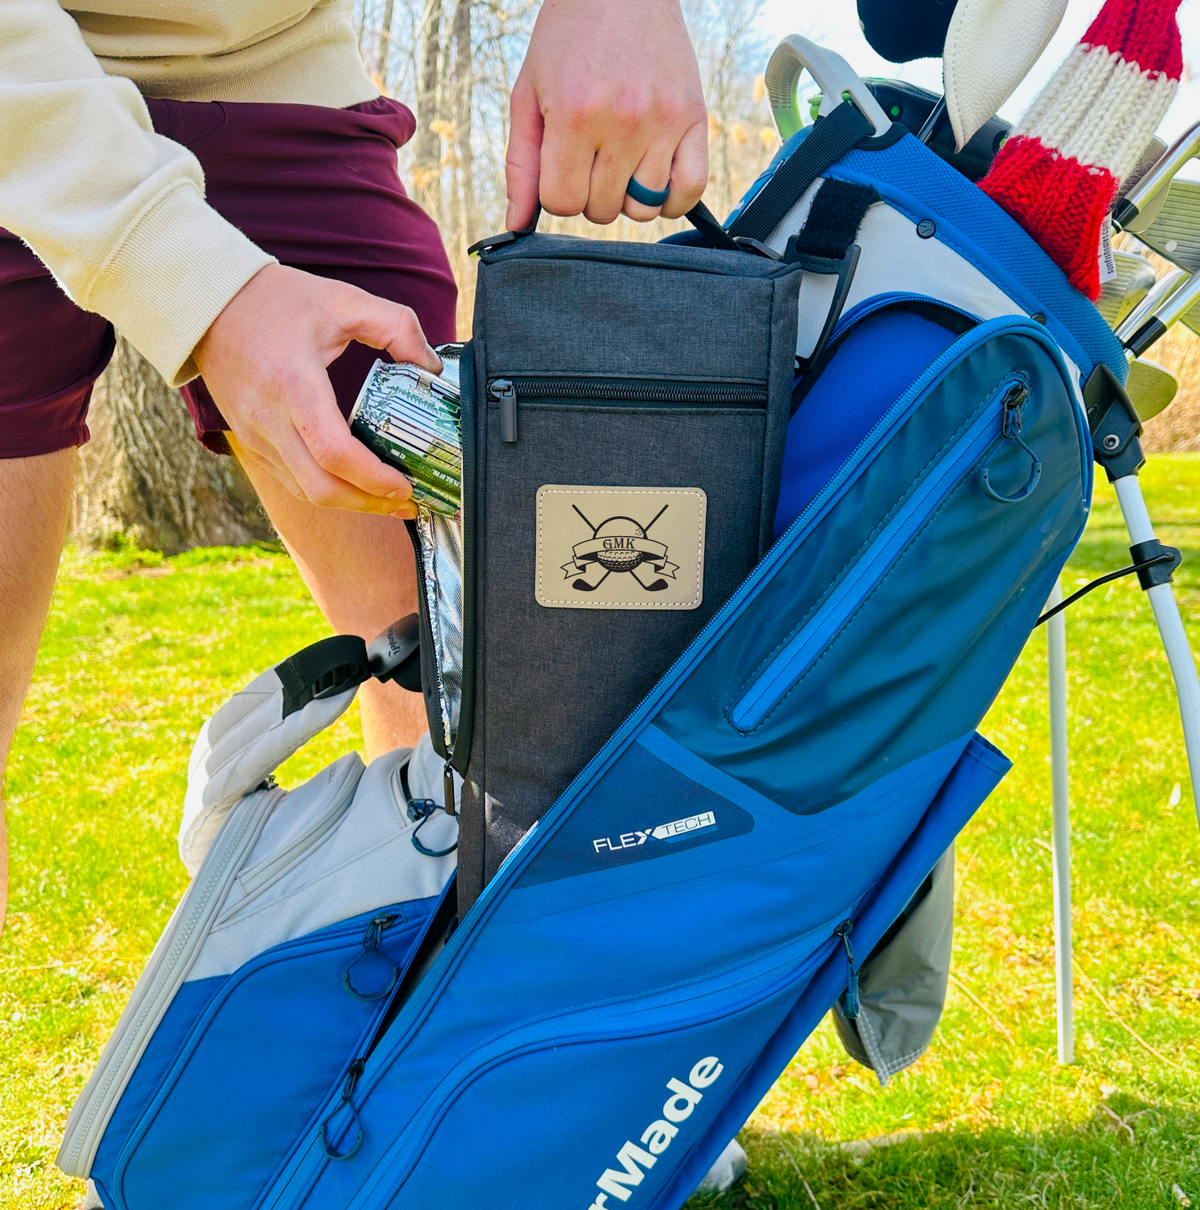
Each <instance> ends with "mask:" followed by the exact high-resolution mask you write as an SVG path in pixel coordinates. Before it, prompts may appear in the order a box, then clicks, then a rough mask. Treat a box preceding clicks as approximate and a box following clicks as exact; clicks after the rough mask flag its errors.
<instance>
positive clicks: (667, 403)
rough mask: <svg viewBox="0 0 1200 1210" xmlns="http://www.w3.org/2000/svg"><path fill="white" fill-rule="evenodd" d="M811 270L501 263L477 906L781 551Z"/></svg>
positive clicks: (560, 253) (474, 567)
mask: <svg viewBox="0 0 1200 1210" xmlns="http://www.w3.org/2000/svg"><path fill="white" fill-rule="evenodd" d="M798 277H799V274H798V273H797V272H795V271H794V270H792V269H790V268H789V267H788V266H785V265H782V264H780V263H778V262H774V261H770V260H767V259H764V258H760V257H756V256H752V255H748V254H746V253H744V252H735V251H714V250H711V249H700V248H688V247H671V246H663V245H638V244H605V243H599V242H596V241H591V240H577V239H567V238H561V237H552V236H539V235H530V236H528V237H526V238H523V239H521V240H518V241H516V242H515V243H513V244H510V245H509V246H508V247H505V248H503V249H500V250H497V251H491V252H489V251H485V252H484V254H483V257H482V264H481V268H480V273H479V285H478V294H477V299H476V313H475V328H474V339H473V341H472V344H471V345H470V346H469V347H468V351H469V352H470V353H471V354H472V356H471V358H470V360H471V371H470V373H468V372H467V368H466V362H467V356H466V354H464V359H463V373H462V378H461V381H462V383H463V393H464V408H463V411H464V426H465V427H466V428H468V429H469V433H464V449H465V458H466V461H467V463H468V469H467V473H466V479H467V484H466V489H465V490H466V495H467V497H468V499H467V504H466V509H465V514H464V516H465V531H466V540H465V546H466V564H467V567H468V569H469V570H468V577H467V578H468V580H469V582H470V583H469V587H468V589H467V599H468V602H469V604H468V609H467V612H468V615H469V619H468V629H469V631H470V632H471V640H470V645H471V646H472V647H473V653H472V658H470V659H469V660H468V668H469V671H468V676H469V677H470V678H471V680H472V688H470V689H468V690H467V691H466V692H464V695H463V700H464V721H463V724H462V727H461V728H460V731H459V736H458V744H459V745H460V746H461V745H463V744H464V743H465V748H460V746H456V747H455V750H454V752H453V754H452V755H453V763H454V765H455V767H456V768H459V769H460V770H463V771H464V772H465V773H466V777H467V783H468V784H467V787H466V790H465V793H464V805H463V821H462V836H461V839H460V850H459V852H460V862H459V905H460V907H465V906H466V905H468V904H469V903H470V902H471V901H472V900H473V898H474V897H475V895H477V894H478V892H479V890H480V889H481V887H482V886H483V884H484V883H485V882H486V881H487V879H488V878H490V877H491V876H492V875H493V874H494V873H495V871H496V869H497V868H498V867H499V865H500V863H501V862H502V861H503V859H504V857H505V856H506V855H507V854H508V852H509V851H510V850H511V849H512V847H513V846H514V845H515V844H516V843H517V842H518V841H519V840H520V838H521V837H522V836H523V835H524V834H525V833H526V831H528V829H529V828H530V827H531V826H532V825H533V823H534V822H535V821H536V820H537V819H538V817H539V816H540V815H541V814H542V812H543V811H545V809H546V808H547V807H548V806H549V805H550V804H551V803H552V802H553V801H554V799H555V798H556V797H557V796H558V795H559V794H560V793H561V792H562V790H563V789H564V788H565V787H566V785H567V783H568V782H569V781H570V780H571V778H572V777H573V776H575V774H577V773H578V772H579V770H580V769H581V768H582V767H583V766H584V764H586V763H587V761H588V759H589V758H590V757H591V756H593V755H594V754H595V752H596V751H597V750H598V749H599V747H600V746H601V744H602V743H603V742H604V740H605V738H606V737H607V736H608V735H610V734H611V733H612V731H613V730H614V728H615V727H616V726H617V725H618V723H619V722H620V720H621V719H622V718H623V717H624V716H625V715H626V714H627V713H628V712H629V710H630V709H631V707H632V706H633V704H634V703H636V702H637V701H638V700H639V699H640V698H641V697H642V696H643V695H644V694H645V693H646V692H647V691H648V690H649V689H650V687H651V686H652V685H653V684H654V682H655V681H656V680H657V679H658V678H659V676H661V674H662V673H663V671H665V669H666V668H667V667H668V666H669V664H670V663H671V662H672V661H673V660H674V659H675V658H677V657H678V656H679V654H680V653H681V652H682V651H683V650H684V648H685V647H686V646H687V644H688V642H689V641H690V640H691V639H692V637H693V636H694V635H695V634H696V633H697V632H698V631H699V630H700V629H701V628H702V627H703V625H704V623H705V622H706V621H707V620H708V619H709V618H710V617H711V616H712V615H713V613H714V612H715V611H716V610H717V609H718V608H719V607H720V605H721V604H722V603H723V602H724V601H725V600H726V599H727V598H728V596H729V595H730V593H732V592H733V591H734V589H735V588H736V587H737V585H738V584H739V583H740V582H741V581H742V580H743V579H744V578H745V576H746V575H747V574H748V573H749V571H750V570H751V568H752V567H753V566H754V564H755V562H756V561H757V560H758V559H759V557H760V556H761V555H762V554H763V552H764V551H765V550H766V548H767V546H768V545H769V544H770V541H771V538H772V523H773V518H774V512H775V505H776V499H777V496H778V490H779V473H780V462H781V458H782V452H783V436H784V430H785V427H786V423H787V416H788V410H789V400H790V395H791V387H792V374H793V356H792V349H793V348H794V342H795V325H796V306H797V289H798V286H797V282H798ZM555 701H563V702H569V703H571V704H572V705H571V709H570V710H569V711H567V712H565V713H564V712H560V711H558V710H555V709H554V708H553V703H554V702H555ZM468 703H469V710H468V705H467V704H468ZM468 712H469V713H470V714H471V718H470V719H469V720H467V718H466V715H467V713H468ZM432 721H433V715H432V712H431V725H432ZM468 731H469V734H468ZM468 755H469V763H468Z"/></svg>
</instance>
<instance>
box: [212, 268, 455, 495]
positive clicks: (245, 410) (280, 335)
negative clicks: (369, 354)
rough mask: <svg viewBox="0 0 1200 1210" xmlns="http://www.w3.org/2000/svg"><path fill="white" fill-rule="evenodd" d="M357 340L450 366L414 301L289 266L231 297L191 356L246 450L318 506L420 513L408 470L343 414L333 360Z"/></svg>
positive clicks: (265, 273)
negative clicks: (373, 447)
mask: <svg viewBox="0 0 1200 1210" xmlns="http://www.w3.org/2000/svg"><path fill="white" fill-rule="evenodd" d="M352 340H357V341H360V342H361V343H362V344H366V345H370V346H371V347H372V348H376V349H386V350H387V351H388V352H389V353H390V354H391V355H392V356H393V357H394V358H395V359H396V360H397V361H412V362H416V363H417V364H418V365H420V366H424V367H425V368H426V369H427V370H432V371H434V372H435V373H436V372H438V371H440V370H441V368H442V363H441V360H440V359H439V357H438V355H437V354H436V353H435V352H434V351H433V349H432V348H430V346H429V345H428V343H427V342H426V340H425V335H424V333H423V332H422V331H421V325H420V324H419V323H418V322H417V317H416V316H415V315H414V314H413V312H412V311H411V310H410V309H409V308H408V307H402V306H400V305H399V304H397V303H392V302H387V301H385V300H384V299H382V298H376V297H375V296H374V295H372V294H368V293H366V291H364V290H359V289H358V288H357V287H355V286H349V285H346V284H345V283H344V282H336V281H329V280H328V279H326V278H323V277H316V276H314V275H313V274H311V273H302V272H301V271H300V270H298V269H289V268H286V267H284V266H283V265H267V266H266V267H265V268H263V269H260V270H259V271H258V273H256V274H255V275H254V277H252V278H251V279H250V280H249V281H248V282H247V283H246V284H245V285H244V286H243V287H242V288H241V290H240V291H239V292H238V293H237V294H236V295H234V297H233V299H232V300H231V301H230V302H229V303H228V305H227V306H226V307H225V309H224V310H223V311H222V312H221V314H220V315H218V316H217V318H216V320H215V321H214V322H213V324H212V326H211V327H210V328H209V329H208V331H207V332H206V333H205V335H204V338H203V339H202V340H201V341H200V343H199V344H198V345H197V346H196V351H195V354H194V357H195V361H196V365H197V366H198V367H199V368H200V373H201V374H202V375H203V376H204V381H205V383H206V385H207V386H208V389H209V390H210V391H211V392H212V397H213V399H214V400H215V401H216V403H217V406H218V407H219V408H220V409H221V412H222V414H223V415H224V417H225V419H226V420H228V421H229V427H230V429H231V430H232V432H233V436H234V437H235V438H236V440H237V446H238V454H239V456H241V457H246V458H250V459H252V460H253V461H255V462H258V463H261V464H262V465H263V466H264V467H265V468H266V469H267V470H269V471H270V472H271V474H273V475H274V476H275V477H276V478H277V479H278V480H279V481H280V482H281V483H282V484H283V485H284V486H285V487H286V488H287V489H288V490H289V491H291V492H293V493H294V494H295V495H297V496H299V497H300V498H301V499H305V500H311V501H312V502H313V503H314V504H320V505H323V506H325V507H327V508H347V509H353V510H355V511H357V512H365V513H390V514H392V515H394V516H398V517H414V516H416V508H415V506H414V505H413V504H412V485H411V484H410V483H409V481H408V479H407V478H406V477H405V476H404V475H403V474H401V472H400V471H398V470H396V469H395V468H394V467H390V466H388V465H387V464H386V463H384V462H382V461H380V459H378V458H377V457H376V456H375V455H374V454H373V453H371V451H370V450H369V449H367V447H366V446H365V445H363V444H362V442H360V441H359V440H358V439H357V438H355V437H354V436H353V435H352V434H351V432H350V428H349V426H348V425H347V424H346V421H345V419H344V418H343V417H342V414H341V412H339V411H338V406H337V400H336V399H335V397H334V393H333V387H332V385H331V384H330V381H329V375H328V374H327V373H326V372H325V367H326V366H328V365H329V363H330V362H331V361H333V360H334V358H336V357H337V356H338V355H339V354H340V353H341V352H342V350H343V349H345V347H346V346H347V345H348V344H349V343H350V341H352Z"/></svg>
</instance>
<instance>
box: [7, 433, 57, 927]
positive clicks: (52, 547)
mask: <svg viewBox="0 0 1200 1210" xmlns="http://www.w3.org/2000/svg"><path fill="white" fill-rule="evenodd" d="M74 467H75V451H74V450H73V449H70V450H59V451H58V452H57V453H54V454H41V455H39V456H38V457H36V458H6V459H3V460H0V619H3V623H2V624H0V795H2V792H3V788H4V771H5V768H6V766H7V763H8V751H9V748H10V747H11V746H12V740H13V736H14V735H15V734H16V730H17V723H18V722H19V721H20V718H21V708H22V707H23V706H24V704H25V694H26V693H27V692H28V691H29V680H30V677H31V676H32V675H33V663H34V660H35V658H36V657H37V648H38V640H39V639H40V638H41V635H42V627H43V626H44V625H45V624H46V611H47V609H49V607H50V594H51V593H52V592H53V591H54V577H55V575H56V574H57V573H58V559H59V555H60V554H61V553H62V544H63V538H64V537H65V536H66V532H67V521H68V519H69V517H70V511H71V476H72V473H73V471H74ZM7 903H8V840H7V835H6V833H5V829H4V800H3V797H0V927H3V924H4V912H5V907H6V905H7Z"/></svg>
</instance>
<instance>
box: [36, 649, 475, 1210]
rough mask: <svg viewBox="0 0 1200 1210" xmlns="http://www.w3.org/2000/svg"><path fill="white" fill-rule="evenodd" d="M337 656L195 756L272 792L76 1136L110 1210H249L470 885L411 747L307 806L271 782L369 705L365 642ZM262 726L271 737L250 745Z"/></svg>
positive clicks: (138, 999) (131, 1012)
mask: <svg viewBox="0 0 1200 1210" xmlns="http://www.w3.org/2000/svg"><path fill="white" fill-rule="evenodd" d="M332 642H333V641H331V640H325V641H324V642H323V643H321V644H315V645H314V647H312V648H309V649H306V652H302V653H300V654H299V656H297V657H292V661H285V662H284V665H279V666H277V669H276V670H273V674H272V675H274V672H278V671H279V669H283V672H282V674H281V675H279V676H275V678H274V682H272V681H270V680H269V679H268V680H264V676H266V674H264V675H263V676H260V677H258V678H256V679H255V681H253V682H251V685H250V686H249V687H248V688H249V691H247V690H243V691H242V693H241V694H238V695H235V697H234V698H233V699H232V700H231V703H229V704H227V706H226V707H225V708H223V710H222V711H218V713H217V715H216V716H214V719H213V720H210V721H209V723H207V724H206V725H205V728H204V729H203V731H202V733H201V739H200V740H199V741H198V743H197V750H198V751H200V752H202V753H203V754H204V756H202V758H201V759H200V761H199V764H198V763H197V761H196V760H195V759H194V760H193V771H194V772H195V771H196V769H197V767H199V782H198V787H197V786H193V787H192V789H193V790H195V789H197V788H199V789H200V790H201V791H202V790H203V788H204V787H205V786H206V785H210V784H212V778H211V776H209V775H210V774H211V773H212V771H213V770H214V769H216V770H217V771H218V773H219V774H220V776H222V777H226V778H227V779H228V780H229V781H230V782H232V781H233V780H236V777H240V776H241V774H238V773H237V772H236V771H237V770H238V769H239V768H241V769H242V770H243V771H245V770H251V771H252V775H253V776H255V777H257V778H258V779H259V788H257V789H254V790H252V791H250V792H249V793H245V794H243V795H241V796H240V797H237V798H234V799H233V801H232V802H230V803H228V804H227V805H223V807H222V818H221V821H220V824H219V826H218V827H217V828H216V829H215V834H214V835H213V836H212V838H211V840H208V841H206V844H205V854H204V857H203V860H202V861H201V862H200V865H199V868H198V870H197V872H196V876H195V878H194V879H193V881H192V883H191V885H190V886H189V887H188V889H187V891H186V892H185V894H184V896H183V899H182V900H181V902H180V904H179V906H178V907H177V908H176V911H175V913H174V914H173V916H172V917H171V920H170V922H169V923H168V925H167V928H166V930H165V932H164V933H163V936H162V937H161V938H160V940H159V943H158V945H157V946H156V947H155V950H154V952H153V954H152V955H151V957H150V960H149V962H148V963H147V966H146V969H145V971H144V972H143V974H142V976H141V978H140V979H139V981H138V983H137V985H136V986H135V988H134V991H133V994H132V996H131V998H130V1001H129V1003H128V1005H127V1006H126V1009H125V1012H124V1013H123V1014H122V1017H121V1020H120V1021H119V1022H118V1025H117V1028H116V1030H115V1031H114V1033H113V1036H112V1038H111V1039H110V1040H109V1043H108V1046H107V1047H106V1048H105V1051H104V1053H103V1055H102V1056H101V1059H100V1062H99V1064H98V1065H97V1068H96V1070H95V1072H94V1073H93V1075H92V1077H91V1079H90V1081H89V1082H88V1085H87V1087H86V1088H85V1090H84V1092H83V1094H82V1095H81V1097H80V1099H79V1101H78V1102H77V1103H76V1105H75V1107H74V1109H73V1110H72V1113H71V1117H70V1119H69V1121H68V1125H67V1131H66V1135H65V1137H64V1140H63V1144H62V1148H61V1150H60V1153H59V1164H60V1166H61V1167H63V1169H64V1170H66V1171H68V1172H72V1173H75V1174H76V1175H80V1176H90V1177H91V1178H92V1179H93V1180H94V1181H95V1183H96V1187H97V1189H98V1190H99V1191H100V1196H101V1199H102V1200H103V1202H104V1205H105V1207H106V1208H107V1210H135V1208H141V1207H145V1208H146V1210H150V1208H151V1207H154V1208H157V1207H161V1206H163V1205H165V1204H170V1205H178V1206H189V1207H191V1206H195V1207H197V1208H198V1207H200V1206H202V1205H212V1204H213V1203H212V1198H214V1197H217V1196H219V1199H220V1204H221V1205H222V1206H227V1207H230V1208H231V1210H232V1208H233V1207H246V1210H249V1207H251V1206H252V1205H253V1204H254V1203H255V1200H256V1198H257V1196H258V1194H259V1192H260V1191H261V1188H262V1186H263V1183H264V1182H265V1181H266V1180H267V1179H268V1178H269V1177H270V1175H271V1173H272V1172H273V1171H274V1170H275V1168H276V1167H277V1166H278V1165H279V1164H280V1163H281V1162H283V1160H284V1159H285V1158H286V1155H287V1154H288V1152H289V1149H290V1148H291V1147H292V1146H293V1145H294V1144H295V1143H296V1141H297V1139H298V1138H300V1137H301V1136H302V1135H303V1134H304V1132H305V1130H307V1129H315V1128H316V1127H315V1126H314V1118H313V1115H314V1114H315V1113H316V1112H317V1110H318V1108H319V1107H320V1105H321V1104H322V1103H323V1102H324V1101H325V1100H326V1098H327V1097H328V1096H329V1095H330V1093H331V1090H334V1089H336V1088H337V1087H341V1086H344V1084H345V1082H346V1081H347V1080H350V1081H353V1079H354V1073H355V1071H356V1070H357V1068H356V1067H355V1063H356V1061H357V1060H359V1059H361V1058H362V1056H363V1055H364V1054H365V1053H366V1050H367V1048H368V1046H369V1044H370V1041H371V1039H372V1037H373V1035H374V1032H375V1031H376V1029H377V1028H379V1026H380V1024H381V1022H382V1020H383V1017H384V1014H385V1013H386V1011H387V1009H388V1006H389V1004H390V1002H391V999H392V995H393V992H394V991H395V990H396V988H397V987H398V986H399V983H400V981H401V979H402V978H403V975H404V972H405V971H406V970H407V968H408V965H409V963H410V961H411V959H412V956H413V954H414V952H415V949H416V946H417V945H418V943H419V941H420V939H421V937H422V936H423V935H424V932H425V931H426V929H427V927H428V924H429V922H430V919H431V916H432V913H433V911H434V908H435V906H436V904H437V902H438V901H439V898H440V897H441V896H442V895H443V893H444V891H445V888H446V885H447V883H448V881H449V879H450V876H451V874H452V872H453V866H454V858H453V856H452V855H451V853H452V850H453V844H454V838H455V832H456V825H455V821H454V820H453V819H452V818H451V817H449V816H447V815H444V814H442V813H438V814H437V815H436V816H433V817H430V816H429V813H428V811H426V810H414V809H413V808H414V799H416V800H417V801H418V802H420V801H423V797H424V795H425V794H427V793H428V790H429V789H430V787H429V786H428V785H427V784H426V783H427V782H428V770H427V766H428V764H429V763H430V762H429V760H428V759H427V757H428V756H429V755H431V754H429V753H423V754H421V755H422V757H423V759H421V760H413V759H412V757H413V753H412V752H410V751H409V750H408V749H400V750H397V751H395V752H392V753H389V754H387V755H386V756H383V757H380V758H378V759H377V760H375V761H374V762H372V764H371V765H370V767H369V768H364V766H363V763H362V761H361V760H360V759H359V757H358V755H357V754H350V755H347V756H344V757H342V758H341V759H340V760H338V761H336V762H334V764H332V765H330V766H329V767H328V768H326V769H324V770H323V771H322V772H320V773H318V774H316V775H315V776H314V777H312V778H310V779H309V780H308V781H307V782H305V783H303V784H302V785H300V786H298V787H297V788H296V789H294V790H290V791H288V790H283V789H281V788H279V787H278V786H276V785H274V783H273V781H271V779H270V776H269V775H270V772H271V769H272V768H273V766H272V765H271V764H270V761H269V760H266V758H265V757H264V756H263V754H262V753H263V748H264V747H269V748H270V749H271V750H272V751H274V752H275V753H276V754H277V756H278V754H279V753H283V754H284V755H290V752H291V751H292V750H294V749H295V748H296V747H298V746H299V744H300V743H301V742H302V738H307V737H308V735H311V734H312V733H313V732H315V731H316V730H317V729H318V727H317V725H315V721H314V720H316V721H319V720H320V719H322V718H327V716H328V714H329V712H330V709H331V707H328V706H327V705H326V703H327V702H330V701H332V703H333V706H332V709H334V710H335V712H336V713H340V712H341V710H343V709H344V708H345V706H346V705H348V704H349V700H350V699H351V698H352V697H353V695H354V688H353V685H352V687H351V688H350V689H349V691H347V690H346V689H345V688H344V683H343V682H344V680H345V677H344V676H343V675H341V671H339V670H344V666H345V664H344V659H345V651H344V650H343V648H344V647H347V644H343V645H342V646H336V645H331V643H332ZM353 642H354V643H357V651H358V653H359V657H363V658H365V657H364V652H365V648H364V646H363V643H362V640H361V639H358V640H353ZM347 649H348V648H347ZM352 662H354V661H352ZM359 662H361V659H359ZM289 663H290V664H291V671H290V672H289V670H288V668H286V667H285V665H288V664H289ZM297 668H299V669H304V670H306V672H305V675H306V676H309V680H308V684H307V687H306V688H304V689H303V690H301V688H300V686H299V681H298V680H297V679H296V678H295V677H293V676H292V673H294V672H296V669H297ZM309 674H311V676H310V675H309ZM356 675H357V674H356ZM360 679H361V678H360ZM289 684H290V685H291V689H290V690H289ZM264 687H265V690H266V691H265V692H264ZM309 690H312V692H311V693H310V692H309ZM293 691H294V692H293ZM323 692H330V696H329V697H325V698H322V697H321V696H320V695H321V694H322V693H323ZM302 699H306V700H302ZM289 702H290V706H289ZM231 707H232V708H231ZM247 715H249V716H254V717H258V718H259V721H260V723H261V724H262V725H261V727H260V728H259V730H258V732H257V733H255V731H254V729H253V728H249V727H246V726H242V727H241V733H240V736H239V729H238V728H239V724H238V721H237V720H238V719H240V718H243V717H245V716H247ZM280 717H282V720H283V725H284V728H286V730H287V732H288V735H287V737H286V742H282V741H281V739H280V726H279V721H278V720H279V719H280ZM264 720H265V721H264ZM273 720H274V721H273ZM288 720H292V721H290V722H289V721H288ZM214 721H216V722H219V723H221V724H222V725H219V726H213V723H214ZM305 733H307V734H305ZM297 736H302V738H297ZM235 740H236V741H239V742H234V741H235ZM293 741H294V742H293ZM422 744H423V745H426V746H427V745H428V739H427V738H426V739H423V740H422ZM213 752H216V753H218V754H219V758H218V759H216V760H213V759H209V757H210V756H211V754H212V753H213ZM264 761H265V763H266V767H265V768H264V767H263V766H264ZM229 770H233V771H234V772H233V773H232V774H231V773H229V772H227V771H229ZM264 774H265V775H266V780H263V776H264ZM246 776H247V777H249V776H251V774H250V773H247V775H246ZM243 780H244V779H243ZM198 799H199V795H196V796H194V797H193V801H197V800H198ZM418 832H419V839H420V840H421V841H423V842H426V843H424V844H423V845H418V844H417V843H416V840H417V837H418ZM232 1121H236V1129H231V1125H230V1124H231V1122H232Z"/></svg>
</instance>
